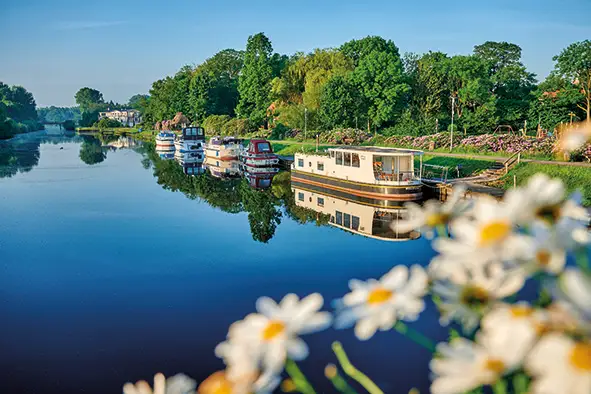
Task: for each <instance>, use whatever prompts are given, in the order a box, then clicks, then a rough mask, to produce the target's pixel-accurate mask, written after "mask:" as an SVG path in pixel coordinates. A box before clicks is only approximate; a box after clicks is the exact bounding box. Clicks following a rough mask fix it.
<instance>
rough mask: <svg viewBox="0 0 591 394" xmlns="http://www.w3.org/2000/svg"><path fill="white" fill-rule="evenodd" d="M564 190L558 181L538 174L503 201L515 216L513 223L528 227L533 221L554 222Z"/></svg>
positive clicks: (510, 192)
mask: <svg viewBox="0 0 591 394" xmlns="http://www.w3.org/2000/svg"><path fill="white" fill-rule="evenodd" d="M565 193H566V188H565V187H564V184H563V183H562V181H561V180H560V179H552V178H550V177H549V176H548V175H546V174H542V173H538V174H535V175H534V176H532V177H531V178H529V179H528V181H527V183H526V184H525V185H524V186H521V187H519V188H517V189H512V190H509V191H508V192H507V194H506V195H505V198H504V201H505V203H506V204H507V206H509V207H510V208H511V211H512V212H513V213H515V214H516V217H515V218H514V219H515V221H516V222H517V223H519V224H522V225H528V224H530V223H531V222H532V221H533V220H535V219H543V220H552V221H555V219H556V216H557V215H559V213H560V207H561V206H562V204H563V202H564V201H565V198H566V195H565Z"/></svg>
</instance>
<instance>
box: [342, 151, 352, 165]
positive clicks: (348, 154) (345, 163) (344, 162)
mask: <svg viewBox="0 0 591 394" xmlns="http://www.w3.org/2000/svg"><path fill="white" fill-rule="evenodd" d="M347 158H349V164H347ZM343 165H344V166H345V167H351V152H343Z"/></svg>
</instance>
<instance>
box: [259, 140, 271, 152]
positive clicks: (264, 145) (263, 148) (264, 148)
mask: <svg viewBox="0 0 591 394" xmlns="http://www.w3.org/2000/svg"><path fill="white" fill-rule="evenodd" d="M257 151H258V152H260V153H266V152H271V145H269V143H268V142H258V143H257Z"/></svg>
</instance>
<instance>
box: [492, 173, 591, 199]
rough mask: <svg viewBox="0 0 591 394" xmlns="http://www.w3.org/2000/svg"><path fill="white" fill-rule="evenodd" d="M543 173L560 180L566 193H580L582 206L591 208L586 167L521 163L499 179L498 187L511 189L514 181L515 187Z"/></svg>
mask: <svg viewBox="0 0 591 394" xmlns="http://www.w3.org/2000/svg"><path fill="white" fill-rule="evenodd" d="M540 172H541V173H544V174H547V175H548V176H550V177H552V178H559V179H561V180H562V181H563V182H564V184H565V186H566V188H567V190H568V192H569V193H573V192H575V191H577V190H578V191H581V193H582V194H583V205H585V206H591V168H588V167H570V166H559V165H554V164H538V163H521V164H518V165H517V166H515V167H514V168H513V169H511V170H510V171H509V173H508V174H507V175H506V176H504V177H503V178H501V179H500V180H499V182H498V185H496V186H498V187H501V188H503V189H506V190H507V189H511V188H512V187H513V183H514V181H515V182H516V183H517V186H519V185H521V184H523V183H525V182H527V180H528V179H529V178H530V177H531V176H533V175H534V174H536V173H540Z"/></svg>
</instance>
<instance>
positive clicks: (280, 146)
mask: <svg viewBox="0 0 591 394" xmlns="http://www.w3.org/2000/svg"><path fill="white" fill-rule="evenodd" d="M272 145H273V152H275V153H277V154H278V155H282V156H292V155H293V154H295V153H297V152H315V151H316V144H303V145H300V144H290V143H273V144H272ZM327 148H328V147H327V146H321V147H319V148H318V150H319V151H324V150H325V149H327Z"/></svg>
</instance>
